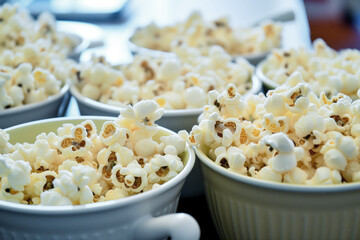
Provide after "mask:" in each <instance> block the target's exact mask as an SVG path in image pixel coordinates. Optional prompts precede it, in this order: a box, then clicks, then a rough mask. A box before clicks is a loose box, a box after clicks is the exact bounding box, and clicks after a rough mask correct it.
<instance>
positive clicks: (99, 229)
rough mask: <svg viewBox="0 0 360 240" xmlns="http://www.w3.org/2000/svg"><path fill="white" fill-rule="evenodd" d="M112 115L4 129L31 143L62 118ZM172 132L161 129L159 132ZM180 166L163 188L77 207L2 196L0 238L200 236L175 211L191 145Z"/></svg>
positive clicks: (12, 139)
mask: <svg viewBox="0 0 360 240" xmlns="http://www.w3.org/2000/svg"><path fill="white" fill-rule="evenodd" d="M87 119H90V120H92V121H94V123H95V125H97V127H98V128H100V127H101V125H102V123H104V122H105V121H109V120H114V118H110V117H76V118H74V117H67V118H56V119H47V120H40V121H35V122H30V123H25V124H21V125H17V126H14V127H11V128H8V129H6V130H5V131H6V132H7V133H8V134H9V135H10V142H11V143H16V142H23V141H27V142H33V141H34V140H35V137H36V136H37V135H38V134H40V133H42V132H50V131H56V129H57V128H58V127H59V126H62V124H64V123H73V124H79V123H81V122H83V121H84V120H87ZM169 134H173V132H171V131H169V130H167V129H164V128H161V130H160V131H159V136H161V135H169ZM183 161H184V165H185V167H184V169H183V170H182V171H181V172H180V173H179V174H178V175H177V176H175V177H174V178H173V179H171V180H170V181H168V182H166V183H165V184H163V185H162V186H161V187H159V188H156V189H153V190H151V191H147V192H144V193H141V194H137V195H133V196H130V197H126V198H123V199H118V200H111V201H105V202H98V203H92V204H85V205H77V206H41V205H40V206H33V205H23V204H17V203H11V202H5V201H0V212H1V216H2V217H1V218H0V238H1V239H66V240H70V239H159V238H163V237H167V236H171V238H172V239H198V238H199V236H200V232H199V226H198V224H197V222H196V221H195V220H194V219H193V218H192V217H191V216H189V215H187V214H182V213H179V214H173V213H174V212H175V211H176V209H177V204H178V199H179V195H180V190H181V188H182V185H183V183H184V181H185V178H186V177H187V175H188V174H189V173H190V171H191V169H192V167H193V165H194V153H193V150H192V149H191V148H189V147H187V149H186V152H185V154H184V155H183Z"/></svg>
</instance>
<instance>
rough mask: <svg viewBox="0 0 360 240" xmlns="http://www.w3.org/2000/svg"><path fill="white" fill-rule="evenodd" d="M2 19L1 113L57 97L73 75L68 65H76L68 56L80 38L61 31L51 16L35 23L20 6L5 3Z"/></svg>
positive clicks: (0, 59)
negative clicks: (74, 37)
mask: <svg viewBox="0 0 360 240" xmlns="http://www.w3.org/2000/svg"><path fill="white" fill-rule="evenodd" d="M0 18H1V19H2V21H1V26H0V32H1V33H0V45H1V46H0V65H1V73H0V89H1V90H0V111H1V110H5V109H8V108H13V107H18V106H22V105H25V104H29V103H34V102H39V101H44V100H46V99H47V98H48V97H50V96H52V95H56V94H58V93H59V92H60V89H61V88H62V87H63V86H64V85H65V83H66V81H67V80H68V76H69V75H71V73H70V72H71V67H69V65H71V66H75V65H76V64H75V62H74V61H70V60H66V57H67V56H68V55H69V54H70V53H71V51H72V50H73V48H74V47H75V46H76V45H77V44H78V43H77V39H73V37H72V36H70V35H68V34H65V33H62V32H58V31H57V30H56V27H55V24H56V22H55V19H54V17H53V16H52V15H50V14H49V13H43V14H40V16H39V18H38V19H37V20H35V19H33V18H32V17H31V15H30V14H29V12H28V11H26V10H24V9H21V10H20V9H19V8H18V6H17V5H14V6H13V5H10V4H4V5H2V6H1V7H0ZM59 69H61V71H60V70H59ZM59 72H61V74H59ZM10 79H11V81H9V80H10Z"/></svg>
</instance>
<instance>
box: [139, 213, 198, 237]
mask: <svg viewBox="0 0 360 240" xmlns="http://www.w3.org/2000/svg"><path fill="white" fill-rule="evenodd" d="M164 237H171V239H172V240H182V239H189V240H195V239H199V238H200V227H199V224H198V223H197V222H196V220H195V219H194V218H193V217H192V216H190V215H188V214H186V213H173V214H168V215H163V216H160V217H152V216H147V217H144V218H141V219H140V220H139V221H137V222H136V223H135V226H134V239H136V240H142V239H161V238H164Z"/></svg>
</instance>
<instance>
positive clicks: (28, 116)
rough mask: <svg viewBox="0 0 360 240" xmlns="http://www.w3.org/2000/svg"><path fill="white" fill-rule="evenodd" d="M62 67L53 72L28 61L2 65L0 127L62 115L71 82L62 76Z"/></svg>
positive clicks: (0, 68) (0, 70) (0, 78)
mask: <svg viewBox="0 0 360 240" xmlns="http://www.w3.org/2000/svg"><path fill="white" fill-rule="evenodd" d="M63 69H64V67H62V66H58V67H56V68H54V70H56V71H53V72H51V71H49V70H48V69H47V68H42V67H33V65H32V64H31V63H28V62H27V63H21V64H20V65H18V66H17V67H10V66H6V65H2V66H0V119H1V121H0V128H6V127H10V126H14V125H16V124H20V123H24V122H28V121H33V120H38V119H44V118H51V117H57V116H58V115H62V114H63V113H64V111H65V109H66V107H67V106H66V105H67V100H68V99H69V97H70V95H69V85H68V84H65V82H64V81H62V80H61V79H60V78H61V77H64V76H61V75H66V74H65V73H64V72H63V73H61V74H60V73H58V72H57V71H58V70H63ZM64 78H65V77H64Z"/></svg>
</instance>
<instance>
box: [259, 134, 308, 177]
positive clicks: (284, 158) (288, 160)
mask: <svg viewBox="0 0 360 240" xmlns="http://www.w3.org/2000/svg"><path fill="white" fill-rule="evenodd" d="M263 141H264V142H265V144H268V145H270V147H271V148H272V149H275V150H276V151H277V153H278V154H277V155H276V156H274V157H272V158H270V159H269V160H268V164H269V166H270V167H271V168H272V169H273V170H274V171H276V172H278V173H285V172H288V171H291V170H292V169H294V168H295V167H296V165H297V161H298V160H300V159H301V158H302V155H303V152H302V151H303V150H302V149H301V148H295V147H294V143H293V142H292V141H291V140H290V139H289V138H288V137H286V135H285V134H284V133H282V132H281V133H275V134H272V135H270V136H265V137H264V138H263Z"/></svg>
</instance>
